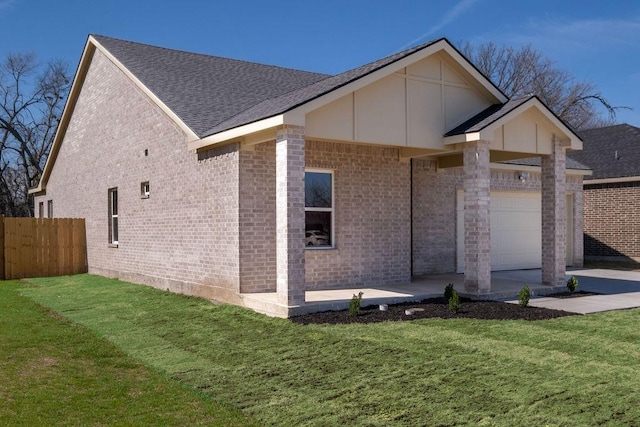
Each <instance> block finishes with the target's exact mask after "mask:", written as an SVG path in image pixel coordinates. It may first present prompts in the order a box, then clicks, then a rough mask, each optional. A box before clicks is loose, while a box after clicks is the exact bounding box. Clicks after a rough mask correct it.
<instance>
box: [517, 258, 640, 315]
mask: <svg viewBox="0 0 640 427" xmlns="http://www.w3.org/2000/svg"><path fill="white" fill-rule="evenodd" d="M572 275H573V276H576V278H577V279H578V290H579V291H589V292H596V293H599V294H602V295H593V296H585V297H579V298H564V299H561V298H553V297H539V298H532V299H531V301H530V302H529V305H530V306H532V307H544V308H551V309H554V310H564V311H569V312H572V313H580V314H587V313H597V312H601V311H609V310H621V309H626V308H636V307H640V272H639V271H622V270H604V269H584V268H578V269H571V270H568V271H567V278H569V277H571V276H572ZM515 302H517V301H515Z"/></svg>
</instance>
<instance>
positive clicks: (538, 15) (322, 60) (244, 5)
mask: <svg viewBox="0 0 640 427" xmlns="http://www.w3.org/2000/svg"><path fill="white" fill-rule="evenodd" d="M89 33H93V34H102V35H107V36H112V37H117V38H122V39H127V40H133V41H138V42H143V43H149V44H154V45H159V46H165V47H170V48H176V49H182V50H188V51H194V52H200V53H207V54H213V55H220V56H228V57H233V58H238V59H245V60H249V61H256V62H262V63H268V64H275V65H280V66H285V67H292V68H298V69H303V70H310V71H317V72H324V73H330V74H335V73H339V72H342V71H345V70H347V69H350V68H353V67H356V66H359V65H362V64H364V63H367V62H370V61H373V60H375V59H378V58H381V57H383V56H386V55H389V54H391V53H394V52H396V51H398V50H401V49H403V48H406V47H409V46H412V45H415V44H418V43H421V42H425V41H428V40H431V39H436V38H440V37H447V38H448V39H449V40H450V41H451V42H453V43H454V44H456V45H457V44H459V42H461V41H470V42H472V43H473V42H484V41H494V42H496V43H499V44H509V45H514V46H519V45H523V44H529V43H530V44H532V45H533V46H534V47H535V48H537V49H539V50H541V51H542V52H543V53H544V54H545V55H547V56H548V57H549V58H551V59H552V60H554V61H555V62H556V63H557V65H558V66H559V67H560V68H563V69H566V70H568V71H570V72H572V73H573V74H574V75H575V76H576V77H577V78H579V79H586V80H589V81H590V82H592V83H594V84H595V85H597V87H598V88H599V89H600V91H601V92H602V94H603V95H604V96H605V97H606V98H607V99H608V100H609V101H610V102H611V103H612V104H614V105H618V106H628V107H632V108H633V109H634V110H633V111H626V110H623V111H620V112H619V114H618V121H620V122H626V123H630V124H633V125H635V126H640V90H639V88H640V1H637V0H608V1H601V0H582V1H565V0H414V1H409V0H394V1H389V0H387V1H382V0H316V1H305V0H285V1H277V0H276V1H270V2H268V1H264V0H261V1H254V0H228V1H224V2H222V1H216V0H211V1H206V0H200V1H191V0H181V1H168V0H155V1H152V0H148V1H147V0H138V1H135V0H102V1H99V0H65V1H51V0H0V58H4V57H5V56H6V54H7V53H8V52H35V53H36V54H37V55H38V57H39V58H40V59H41V60H42V61H46V60H49V59H54V58H58V59H62V60H64V61H67V62H68V63H69V64H70V68H71V69H72V70H73V71H74V70H75V67H76V66H77V63H78V60H79V59H80V55H81V53H82V49H83V47H84V43H85V41H86V38H87V35H88V34H89Z"/></svg>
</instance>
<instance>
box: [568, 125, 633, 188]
mask: <svg viewBox="0 0 640 427" xmlns="http://www.w3.org/2000/svg"><path fill="white" fill-rule="evenodd" d="M579 136H580V137H581V138H582V140H583V148H582V151H576V152H571V153H569V157H570V158H571V159H574V160H577V161H579V162H580V163H584V164H585V165H587V166H589V167H590V168H591V169H593V175H592V176H590V177H585V180H589V179H603V178H622V177H628V176H640V128H637V127H635V126H631V125H628V124H620V125H615V126H607V127H602V128H596V129H588V130H584V131H582V132H579Z"/></svg>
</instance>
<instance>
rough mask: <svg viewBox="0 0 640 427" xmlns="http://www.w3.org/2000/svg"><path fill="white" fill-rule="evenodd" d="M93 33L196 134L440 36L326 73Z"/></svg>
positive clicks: (312, 92) (292, 99)
mask: <svg viewBox="0 0 640 427" xmlns="http://www.w3.org/2000/svg"><path fill="white" fill-rule="evenodd" d="M93 37H94V38H95V39H96V40H97V41H98V42H99V43H100V44H101V45H102V46H104V47H105V48H106V49H107V50H108V51H109V52H110V53H111V54H112V55H113V56H114V57H116V58H117V59H118V60H119V61H120V62H122V64H123V65H124V66H125V67H127V69H128V70H129V71H130V72H131V73H133V74H134V75H135V76H136V77H137V78H138V79H139V80H140V81H141V82H142V83H143V84H144V85H145V86H146V87H147V88H148V89H149V90H151V92H153V93H154V94H155V95H156V96H157V97H158V98H159V99H160V100H161V101H162V102H164V103H165V104H166V105H167V107H169V108H170V109H171V110H172V111H173V112H174V113H175V114H176V115H177V116H178V117H180V119H181V120H182V121H184V122H185V124H186V125H187V126H189V127H190V128H191V129H192V130H193V131H194V132H195V133H196V134H197V135H198V136H199V137H201V138H204V137H206V136H209V135H213V134H215V133H218V132H222V131H225V130H228V129H232V128H234V127H237V126H242V125H245V124H248V123H252V122H255V121H257V120H261V119H264V118H268V117H271V116H274V115H278V114H282V113H285V112H287V111H289V110H291V109H293V108H295V107H297V106H299V105H301V104H304V103H306V102H309V101H311V100H313V99H315V98H317V97H319V96H322V95H324V94H326V93H329V92H331V91H333V90H335V89H337V88H339V87H341V86H344V85H346V84H348V83H350V82H352V81H354V80H357V79H359V78H362V77H364V76H366V75H367V74H370V73H372V72H374V71H376V70H378V69H380V68H383V67H385V66H387V65H389V64H391V63H393V62H395V61H398V60H400V59H402V58H404V57H406V56H408V55H411V54H412V53H414V52H417V51H419V50H421V49H424V48H426V47H428V46H430V45H432V44H434V43H436V42H438V41H440V40H442V39H439V40H434V41H431V42H428V43H425V44H422V45H419V46H416V47H413V48H410V49H407V50H405V51H402V52H399V53H396V54H394V55H391V56H388V57H386V58H382V59H379V60H377V61H374V62H371V63H369V64H366V65H363V66H361V67H358V68H355V69H353V70H350V71H346V72H344V73H342V74H338V75H335V76H329V75H326V74H318V73H311V72H307V71H300V70H294V69H289V68H282V67H276V66H272V65H263V64H257V63H252V62H247V61H239V60H235V59H229V58H221V57H217V56H208V55H201V54H197V53H190V52H183V51H179V50H172V49H166V48H162V47H156V46H150V45H145V44H140V43H135V42H130V41H125V40H118V39H114V38H110V37H105V36H96V35H94V36H93Z"/></svg>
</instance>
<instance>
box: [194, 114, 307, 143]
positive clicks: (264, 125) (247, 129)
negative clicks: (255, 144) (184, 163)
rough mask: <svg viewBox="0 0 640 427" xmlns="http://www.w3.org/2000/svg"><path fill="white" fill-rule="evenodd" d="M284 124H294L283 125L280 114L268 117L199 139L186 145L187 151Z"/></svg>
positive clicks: (282, 117)
mask: <svg viewBox="0 0 640 427" xmlns="http://www.w3.org/2000/svg"><path fill="white" fill-rule="evenodd" d="M284 124H295V123H285V117H284V115H282V114H280V115H278V116H273V117H269V118H267V119H262V120H259V121H257V122H253V123H249V124H247V125H243V126H239V127H237V128H233V129H229V130H226V131H224V132H220V133H216V134H213V135H210V136H207V137H206V138H202V139H199V140H197V141H191V142H189V143H188V145H187V147H188V149H189V150H199V149H201V148H205V147H208V146H211V145H215V144H219V143H222V142H226V141H229V140H232V139H239V138H242V137H244V136H246V135H249V134H252V133H256V132H261V131H264V130H267V129H270V128H274V127H277V126H282V125H284Z"/></svg>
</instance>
